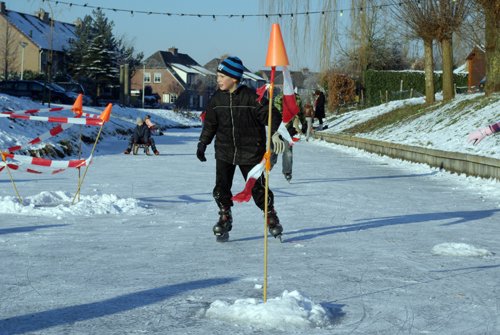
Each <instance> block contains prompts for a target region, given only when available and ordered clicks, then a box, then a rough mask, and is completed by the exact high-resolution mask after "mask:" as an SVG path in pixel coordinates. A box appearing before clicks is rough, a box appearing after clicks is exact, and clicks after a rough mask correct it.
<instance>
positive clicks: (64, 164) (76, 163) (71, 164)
mask: <svg viewBox="0 0 500 335" xmlns="http://www.w3.org/2000/svg"><path fill="white" fill-rule="evenodd" d="M4 156H5V157H6V158H10V159H12V160H16V161H18V162H19V163H21V164H26V165H38V166H44V167H48V168H53V169H67V168H79V167H82V166H87V165H89V164H90V162H91V161H92V156H90V157H89V158H87V159H74V160H69V161H56V160H52V159H46V158H40V157H30V156H23V155H15V154H11V153H4ZM8 164H10V163H8ZM13 164H16V163H13ZM4 165H5V163H4ZM18 165H19V164H18ZM9 166H10V165H9Z"/></svg>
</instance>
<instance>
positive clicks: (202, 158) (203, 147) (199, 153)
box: [196, 142, 207, 162]
mask: <svg viewBox="0 0 500 335" xmlns="http://www.w3.org/2000/svg"><path fill="white" fill-rule="evenodd" d="M206 149H207V145H206V144H204V143H201V142H198V150H196V157H198V159H199V160H200V162H206V161H207V158H206V157H205V150H206Z"/></svg>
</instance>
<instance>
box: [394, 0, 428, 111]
mask: <svg viewBox="0 0 500 335" xmlns="http://www.w3.org/2000/svg"><path fill="white" fill-rule="evenodd" d="M392 4H393V7H392V8H393V9H394V14H395V16H396V17H397V18H398V20H399V21H401V22H404V23H405V24H406V26H407V27H408V28H409V29H410V32H411V34H413V36H416V37H418V38H421V39H422V40H423V41H424V72H425V100H426V103H427V104H432V103H434V102H435V101H436V99H435V96H434V53H433V48H432V42H433V40H434V38H435V36H436V30H437V28H438V23H437V22H436V19H435V14H434V12H435V7H434V3H433V0H422V1H420V2H419V3H417V2H415V1H403V2H401V1H397V0H393V1H392Z"/></svg>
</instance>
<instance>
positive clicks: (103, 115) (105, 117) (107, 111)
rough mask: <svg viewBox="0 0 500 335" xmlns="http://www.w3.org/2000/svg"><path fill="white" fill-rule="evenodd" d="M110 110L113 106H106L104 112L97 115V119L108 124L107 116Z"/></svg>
mask: <svg viewBox="0 0 500 335" xmlns="http://www.w3.org/2000/svg"><path fill="white" fill-rule="evenodd" d="M112 108H113V104H108V106H106V109H104V111H103V112H102V113H101V115H99V119H101V120H102V121H104V122H108V121H109V116H110V115H111V109H112Z"/></svg>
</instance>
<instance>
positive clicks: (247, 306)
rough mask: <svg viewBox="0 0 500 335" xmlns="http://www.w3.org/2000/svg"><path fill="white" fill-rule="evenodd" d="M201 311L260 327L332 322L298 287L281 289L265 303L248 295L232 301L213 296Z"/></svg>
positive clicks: (323, 325)
mask: <svg viewBox="0 0 500 335" xmlns="http://www.w3.org/2000/svg"><path fill="white" fill-rule="evenodd" d="M205 315H206V317H208V318H210V319H218V320H222V321H226V322H229V323H232V324H234V323H236V324H239V325H248V326H251V327H254V328H256V329H260V330H265V329H267V330H269V329H277V330H281V331H285V330H287V329H296V328H301V329H305V328H328V327H331V326H332V321H331V317H332V316H331V315H330V313H329V312H328V311H327V310H325V309H324V308H323V307H322V306H321V305H317V304H314V303H313V302H312V301H311V300H310V299H309V298H306V297H304V296H303V295H302V294H300V293H299V292H298V291H292V292H288V291H284V292H283V293H282V295H281V297H277V298H274V299H268V300H267V302H266V303H263V302H262V301H260V300H257V299H252V298H248V299H238V300H236V301H235V302H234V304H229V303H227V302H224V301H220V300H216V301H214V302H213V303H212V304H211V305H210V307H209V308H208V310H207V311H206V314H205Z"/></svg>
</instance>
